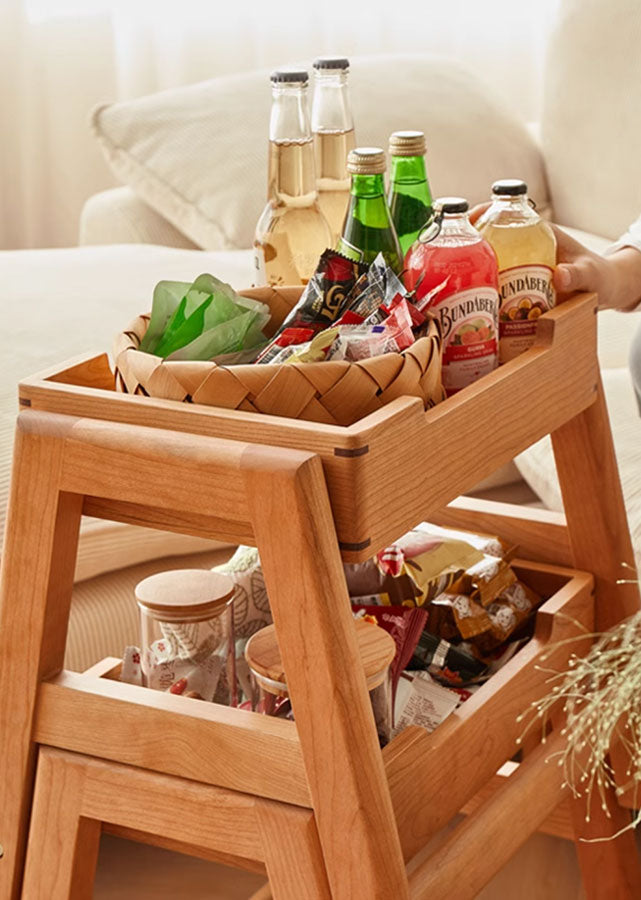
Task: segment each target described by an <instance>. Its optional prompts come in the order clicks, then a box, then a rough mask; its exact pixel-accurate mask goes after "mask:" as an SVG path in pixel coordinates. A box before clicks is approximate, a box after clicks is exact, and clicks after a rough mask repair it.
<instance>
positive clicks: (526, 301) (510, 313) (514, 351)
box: [499, 266, 556, 363]
mask: <svg viewBox="0 0 641 900" xmlns="http://www.w3.org/2000/svg"><path fill="white" fill-rule="evenodd" d="M499 294H500V300H501V309H500V312H499V339H500V340H499V356H500V360H501V362H502V363H504V362H508V361H509V360H510V359H514V357H515V356H518V355H519V354H520V353H523V352H524V351H525V350H528V349H529V348H530V347H531V346H532V344H533V343H534V339H535V336H536V321H537V319H538V318H539V316H542V315H543V313H544V312H547V311H548V310H549V309H552V307H553V306H554V305H555V303H556V295H555V291H554V287H553V284H552V269H551V268H550V267H549V266H514V267H513V268H511V269H503V271H502V272H500V273H499Z"/></svg>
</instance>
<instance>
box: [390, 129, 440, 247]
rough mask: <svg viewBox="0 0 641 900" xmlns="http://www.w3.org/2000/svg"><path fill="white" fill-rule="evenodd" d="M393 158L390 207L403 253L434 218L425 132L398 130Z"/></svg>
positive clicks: (391, 151)
mask: <svg viewBox="0 0 641 900" xmlns="http://www.w3.org/2000/svg"><path fill="white" fill-rule="evenodd" d="M389 152H390V157H391V168H390V190H389V207H390V212H391V213H392V220H393V222H394V227H395V228H396V234H397V235H398V242H399V244H400V245H401V251H402V253H403V256H405V254H406V253H407V251H408V250H409V248H410V247H411V246H412V244H413V243H414V241H415V240H416V238H417V237H418V235H419V233H420V231H421V229H422V228H423V227H424V226H425V225H427V224H428V223H429V222H430V221H431V219H432V193H431V191H430V185H429V182H428V180H427V171H426V169H425V135H424V134H423V132H422V131H395V132H394V134H393V135H391V137H390V140H389Z"/></svg>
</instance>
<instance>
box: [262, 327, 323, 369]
mask: <svg viewBox="0 0 641 900" xmlns="http://www.w3.org/2000/svg"><path fill="white" fill-rule="evenodd" d="M313 336H314V330H313V328H286V329H285V330H284V331H282V332H281V333H280V334H279V335H278V337H277V338H275V339H274V340H273V341H272V342H271V344H269V345H268V346H267V347H265V349H264V350H263V351H262V352H261V353H260V354H259V356H258V357H257V358H256V365H266V364H267V363H272V362H274V360H275V359H276V357H277V356H278V355H279V354H280V352H281V350H283V349H284V348H285V347H291V346H297V345H298V344H305V343H307V341H309V340H310V339H311V338H312V337H313Z"/></svg>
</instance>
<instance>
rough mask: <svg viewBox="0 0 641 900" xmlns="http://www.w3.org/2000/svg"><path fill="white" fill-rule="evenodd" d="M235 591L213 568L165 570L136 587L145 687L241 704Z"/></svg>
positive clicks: (218, 701)
mask: <svg viewBox="0 0 641 900" xmlns="http://www.w3.org/2000/svg"><path fill="white" fill-rule="evenodd" d="M234 590H235V588H234V582H233V581H232V579H231V578H230V577H229V576H228V575H223V574H221V573H219V572H212V571H211V570H209V569H177V570H174V571H168V572H159V573H158V574H156V575H151V576H150V577H149V578H145V579H144V581H141V582H140V583H139V584H138V585H137V586H136V591H135V594H136V600H137V602H138V607H139V609H140V622H141V654H140V665H141V669H142V682H143V685H144V686H145V687H150V688H154V689H155V690H159V691H169V693H171V694H179V695H182V696H184V697H191V698H196V699H199V700H208V701H214V702H216V703H223V704H226V705H230V706H236V705H237V703H238V697H237V688H236V653H235V644H234V620H233V606H232V604H233V599H234Z"/></svg>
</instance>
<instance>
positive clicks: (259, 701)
mask: <svg viewBox="0 0 641 900" xmlns="http://www.w3.org/2000/svg"><path fill="white" fill-rule="evenodd" d="M354 624H355V627H356V641H357V645H358V652H359V655H360V658H361V662H362V664H363V668H364V669H365V678H366V680H367V689H368V690H369V695H370V701H371V704H372V711H373V713H374V719H375V721H376V730H377V732H378V738H379V741H380V744H381V746H382V747H383V746H385V744H387V743H388V741H389V740H390V737H391V733H392V686H391V677H390V665H391V663H392V660H393V659H394V656H395V655H396V644H395V642H394V639H393V638H392V637H391V636H390V635H389V634H388V633H387V632H386V631H383V629H382V628H379V627H378V625H376V624H375V623H372V622H368V621H366V620H364V619H357V620H356V621H355V623H354ZM245 658H246V660H247V664H248V665H249V669H250V672H251V676H252V687H253V696H252V709H253V710H254V711H255V712H260V713H263V714H264V715H268V716H280V717H284V718H293V716H292V712H291V707H290V702H289V694H288V692H287V681H286V678H285V672H284V670H283V664H282V660H281V656H280V650H279V648H278V641H277V639H276V630H275V628H274V626H273V625H268V626H267V627H266V628H262V629H261V630H260V631H257V632H256V634H254V635H252V637H251V638H250V639H249V641H248V643H247V647H246V648H245ZM310 677H312V673H310Z"/></svg>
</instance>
